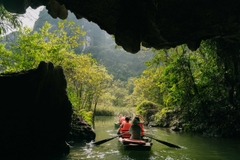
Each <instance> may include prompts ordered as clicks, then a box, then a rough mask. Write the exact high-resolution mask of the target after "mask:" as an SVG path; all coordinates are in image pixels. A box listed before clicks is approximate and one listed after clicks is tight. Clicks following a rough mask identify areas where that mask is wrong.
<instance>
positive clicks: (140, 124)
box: [135, 117, 144, 136]
mask: <svg viewBox="0 0 240 160" xmlns="http://www.w3.org/2000/svg"><path fill="white" fill-rule="evenodd" d="M135 118H136V119H137V120H138V121H139V124H138V125H139V126H140V127H141V131H142V132H141V136H144V126H143V123H142V122H141V121H140V119H139V117H135Z"/></svg>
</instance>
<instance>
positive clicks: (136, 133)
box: [129, 117, 142, 139]
mask: <svg viewBox="0 0 240 160" xmlns="http://www.w3.org/2000/svg"><path fill="white" fill-rule="evenodd" d="M141 132H142V129H141V127H140V126H139V120H138V118H136V117H135V118H134V120H133V122H132V126H131V127H130V129H129V133H130V134H131V137H130V139H141Z"/></svg>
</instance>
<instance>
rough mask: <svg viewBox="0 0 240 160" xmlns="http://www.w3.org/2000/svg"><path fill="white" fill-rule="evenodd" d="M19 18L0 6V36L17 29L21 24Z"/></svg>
mask: <svg viewBox="0 0 240 160" xmlns="http://www.w3.org/2000/svg"><path fill="white" fill-rule="evenodd" d="M19 18H20V15H19V14H16V13H10V12H8V11H7V10H6V9H5V8H4V7H3V6H2V5H1V4H0V35H2V34H5V33H7V32H10V31H13V30H14V29H18V28H19V27H20V26H21V24H22V22H21V21H20V19H19Z"/></svg>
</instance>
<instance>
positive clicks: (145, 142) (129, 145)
mask: <svg viewBox="0 0 240 160" xmlns="http://www.w3.org/2000/svg"><path fill="white" fill-rule="evenodd" d="M118 141H119V142H120V144H121V145H122V146H123V148H124V149H125V150H137V151H150V150H151V148H152V145H153V143H152V141H151V140H150V139H149V138H146V137H144V139H142V140H137V139H130V138H122V137H119V138H118Z"/></svg>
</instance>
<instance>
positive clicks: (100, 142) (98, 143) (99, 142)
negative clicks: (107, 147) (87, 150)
mask: <svg viewBox="0 0 240 160" xmlns="http://www.w3.org/2000/svg"><path fill="white" fill-rule="evenodd" d="M125 133H128V132H124V133H122V134H119V135H117V136H114V137H111V138H107V139H103V140H100V141H97V142H93V143H92V144H94V145H100V144H103V143H105V142H108V141H110V140H112V139H114V138H117V137H120V136H122V135H123V134H125Z"/></svg>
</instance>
